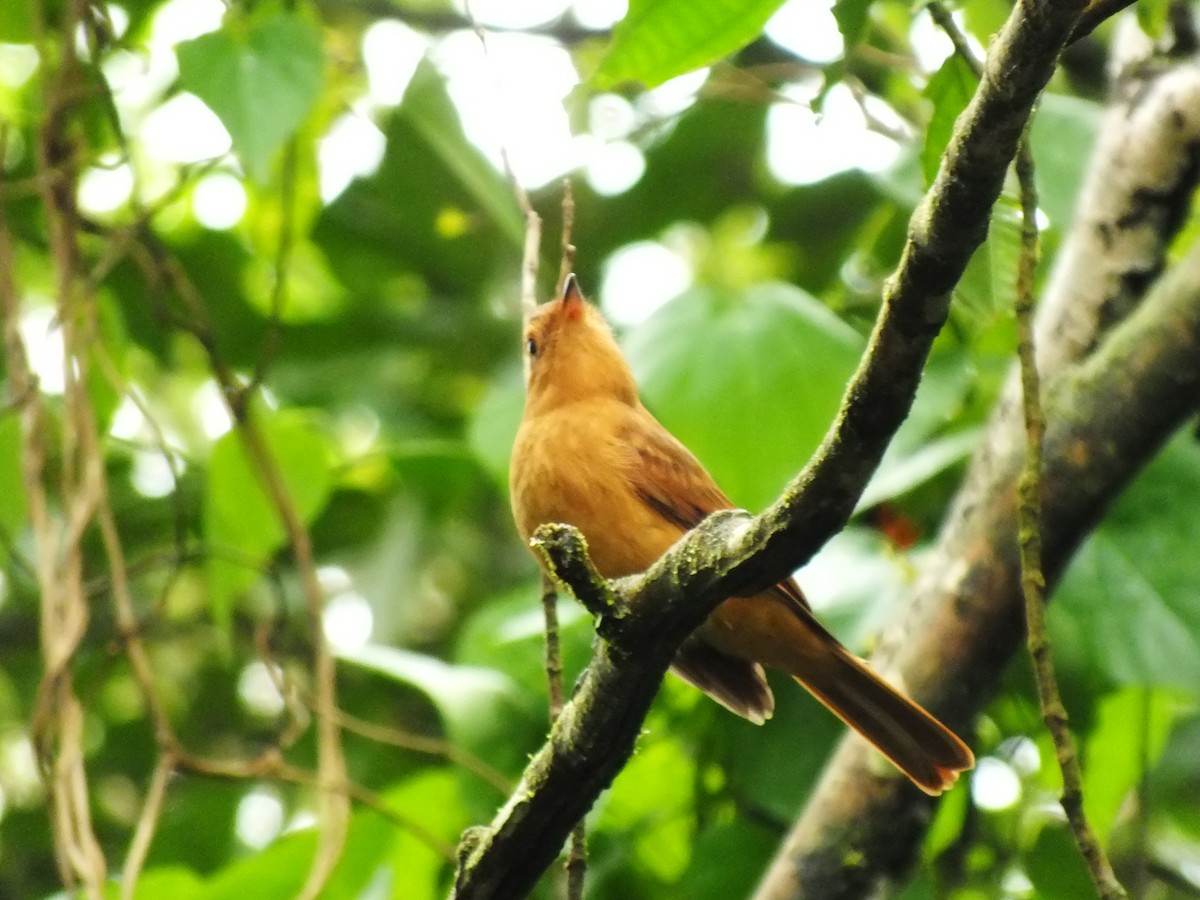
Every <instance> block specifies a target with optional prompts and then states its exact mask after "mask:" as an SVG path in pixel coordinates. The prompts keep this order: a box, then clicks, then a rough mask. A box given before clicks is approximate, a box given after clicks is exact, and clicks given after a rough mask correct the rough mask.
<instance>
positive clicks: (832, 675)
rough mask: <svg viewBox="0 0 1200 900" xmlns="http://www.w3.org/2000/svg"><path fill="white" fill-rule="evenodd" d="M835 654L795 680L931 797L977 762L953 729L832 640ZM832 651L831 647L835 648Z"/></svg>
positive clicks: (947, 786)
mask: <svg viewBox="0 0 1200 900" xmlns="http://www.w3.org/2000/svg"><path fill="white" fill-rule="evenodd" d="M830 641H831V643H832V644H833V646H834V648H836V649H835V651H834V652H833V653H831V654H830V656H829V657H827V659H826V661H825V663H824V664H823V665H821V666H820V667H814V671H806V672H805V673H804V675H803V677H800V676H798V675H796V673H792V674H793V675H794V676H795V677H796V680H797V681H799V682H800V683H801V684H802V685H804V687H806V688H807V689H808V690H809V691H811V692H812V694H813V696H815V697H816V698H817V699H818V700H820V701H821V702H822V703H824V704H825V705H826V706H827V707H829V709H830V710H831V711H832V712H833V713H834V714H835V715H837V717H838V718H840V719H841V720H842V721H843V722H845V723H846V724H847V725H849V726H850V727H851V728H853V729H854V730H855V731H857V732H858V733H859V734H861V735H862V736H863V737H864V738H866V739H867V740H868V741H870V742H871V743H872V744H874V745H875V747H877V748H878V749H879V752H880V753H882V754H883V755H884V756H886V757H887V758H888V759H890V760H891V761H892V762H893V763H895V764H896V766H897V767H898V768H899V769H900V770H901V771H902V772H904V774H906V775H907V776H908V777H909V778H911V779H912V780H913V782H914V783H915V784H916V785H917V786H918V787H919V788H921V790H923V791H925V793H927V794H932V795H935V796H936V795H937V794H940V793H941V792H942V791H944V790H946V789H947V788H949V787H950V786H951V785H953V784H954V782H955V781H956V780H957V779H958V773H959V772H962V771H964V770H966V769H969V768H971V767H972V766H973V765H974V764H975V756H974V755H973V754H972V753H971V750H970V748H968V747H967V745H966V744H964V743H963V742H962V741H961V740H959V739H958V737H957V736H956V735H955V734H954V732H952V731H951V730H950V729H949V728H947V727H946V726H945V725H943V724H942V723H941V722H939V721H938V720H937V719H935V718H934V717H933V716H932V715H930V714H929V713H928V712H926V711H925V710H924V709H922V708H921V707H920V706H919V705H918V704H917V703H915V702H913V701H912V700H910V699H909V698H908V697H906V696H904V695H903V694H902V693H900V692H899V691H898V690H896V689H895V688H894V687H892V686H891V685H890V684H888V683H887V682H886V681H884V680H883V679H882V678H880V677H879V676H878V675H876V674H875V673H874V672H873V671H871V669H870V668H868V667H867V664H866V663H864V662H863V661H862V660H860V659H859V658H858V657H856V656H854V655H853V654H852V653H850V651H849V650H847V649H846V648H845V647H843V646H841V644H839V643H838V642H837V641H836V640H835V639H834V638H833V637H832V636H830ZM831 649H832V648H831Z"/></svg>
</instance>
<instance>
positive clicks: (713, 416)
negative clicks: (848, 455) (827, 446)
mask: <svg viewBox="0 0 1200 900" xmlns="http://www.w3.org/2000/svg"><path fill="white" fill-rule="evenodd" d="M863 344H864V341H863V339H862V337H861V336H860V335H859V334H858V333H857V332H855V331H854V330H853V329H852V328H850V326H848V325H846V324H845V323H844V322H843V321H841V320H840V319H839V318H837V316H835V315H834V314H833V313H832V312H830V311H829V309H827V308H826V307H825V306H823V305H821V303H820V302H819V301H817V300H816V299H814V298H813V297H811V296H810V295H809V294H806V293H805V292H803V291H801V290H799V289H798V288H795V287H792V286H791V285H786V284H763V285H758V286H756V287H753V288H750V289H749V290H746V291H745V292H741V293H738V294H729V293H723V292H719V291H716V290H713V289H711V288H704V287H697V288H693V289H692V290H689V291H688V292H687V293H685V294H683V295H681V296H679V297H677V298H676V299H675V300H672V301H671V302H670V303H668V304H667V305H665V306H664V307H663V308H662V309H660V310H659V311H658V312H656V313H655V314H654V315H653V316H651V317H650V319H648V320H647V321H646V322H645V323H644V324H643V325H642V326H641V327H639V328H638V329H637V330H636V331H634V332H633V333H632V334H630V335H629V339H628V340H627V341H626V342H625V349H626V352H627V356H628V358H629V362H630V364H631V365H632V367H633V370H634V373H635V374H636V375H637V379H638V383H639V384H640V385H641V386H642V392H643V396H644V397H645V400H646V404H647V406H649V407H650V409H651V410H652V411H653V412H654V413H655V415H657V416H658V417H659V419H661V420H662V422H663V424H664V425H666V426H667V428H669V429H670V430H671V431H672V433H674V434H675V436H676V437H678V438H679V439H680V440H681V441H683V443H684V444H686V445H687V446H688V447H689V448H690V449H691V450H692V452H693V453H695V454H696V456H698V457H699V458H700V460H701V462H703V463H704V464H705V466H707V467H708V469H709V471H710V472H711V473H712V475H713V477H714V478H716V480H717V482H718V483H719V484H720V485H721V486H722V487H723V488H724V490H725V492H726V493H727V494H728V495H729V496H730V498H731V499H732V500H733V502H734V503H735V504H737V505H739V506H744V507H746V508H747V509H751V510H755V509H761V508H762V507H763V506H765V505H766V504H767V503H769V502H770V501H772V500H774V499H775V497H776V496H777V495H778V494H779V492H780V490H781V489H782V488H783V486H784V485H785V484H786V483H787V481H788V480H789V479H790V478H791V477H792V476H794V475H795V474H796V473H797V472H799V471H800V469H801V468H802V467H803V466H804V464H805V462H807V460H808V457H809V455H810V454H811V453H812V451H813V450H814V449H815V448H816V446H817V444H818V443H819V442H820V440H821V437H822V436H823V435H824V434H825V431H826V429H827V428H828V426H829V423H830V422H831V421H832V419H833V416H834V413H835V412H836V411H837V406H838V402H839V401H840V399H841V396H842V392H843V391H844V390H845V387H846V383H847V381H848V380H849V377H850V375H851V373H852V372H853V371H854V367H855V365H856V364H857V362H858V357H859V354H860V352H861V350H862V347H863Z"/></svg>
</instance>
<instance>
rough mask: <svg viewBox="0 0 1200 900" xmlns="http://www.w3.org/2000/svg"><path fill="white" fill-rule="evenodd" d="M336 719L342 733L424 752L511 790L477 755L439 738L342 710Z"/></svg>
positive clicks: (497, 787)
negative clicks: (383, 723) (346, 732)
mask: <svg viewBox="0 0 1200 900" xmlns="http://www.w3.org/2000/svg"><path fill="white" fill-rule="evenodd" d="M337 720H338V724H339V725H340V726H341V728H342V730H343V731H348V732H350V733H351V734H357V735H358V736H359V737H364V738H367V739H368V740H372V741H376V742H378V743H380V744H390V745H391V746H393V747H399V748H400V749H402V750H411V751H412V752H414V753H426V754H429V755H430V756H437V757H441V758H442V759H445V760H446V761H447V762H449V763H453V764H454V765H456V766H462V767H463V768H464V769H466V770H467V771H469V772H472V773H473V774H475V775H478V776H479V777H480V779H482V780H483V781H486V782H487V783H488V784H490V785H491V786H492V787H494V788H495V789H496V790H498V791H500V793H502V794H507V793H508V792H509V791H511V790H512V789H513V782H512V781H510V780H509V779H508V778H505V777H504V775H502V774H501V773H500V772H498V771H497V770H496V769H493V768H492V767H491V766H489V765H488V764H487V763H486V762H484V761H483V760H482V759H480V758H479V757H478V756H475V755H474V754H473V753H470V752H468V751H466V750H464V749H462V748H461V747H456V746H454V745H453V744H451V743H449V742H448V741H444V740H442V739H441V738H435V737H430V736H429V735H425V734H413V733H412V732H411V731H405V730H404V729H401V728H392V727H389V726H387V725H380V724H378V723H376V722H368V721H366V720H365V719H360V718H358V717H357V716H352V715H351V714H350V713H348V712H346V711H345V710H338V713H337Z"/></svg>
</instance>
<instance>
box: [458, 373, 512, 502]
mask: <svg viewBox="0 0 1200 900" xmlns="http://www.w3.org/2000/svg"><path fill="white" fill-rule="evenodd" d="M513 355H514V357H515V356H516V354H515V353H514V354H513ZM524 406H525V384H524V382H523V381H522V378H521V369H520V367H518V366H516V365H512V366H509V367H507V368H506V369H504V370H503V371H502V372H500V373H499V374H498V375H497V376H496V377H494V378H493V379H492V383H491V384H490V385H489V387H488V391H487V393H486V394H484V396H483V399H482V400H481V401H479V405H478V406H477V407H476V408H475V415H474V416H473V417H472V419H471V423H470V425H469V427H468V431H467V440H468V441H469V442H470V445H471V449H472V450H473V451H474V452H475V455H476V457H478V459H479V461H480V462H481V463H483V465H484V467H485V468H487V470H488V471H489V472H491V473H492V475H493V476H495V478H496V480H497V481H498V482H499V483H500V484H502V485H504V486H505V489H507V487H508V464H509V458H510V457H511V456H512V446H513V441H514V440H516V437H517V428H518V427H520V424H521V410H522V409H523V408H524Z"/></svg>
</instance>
